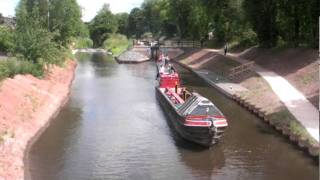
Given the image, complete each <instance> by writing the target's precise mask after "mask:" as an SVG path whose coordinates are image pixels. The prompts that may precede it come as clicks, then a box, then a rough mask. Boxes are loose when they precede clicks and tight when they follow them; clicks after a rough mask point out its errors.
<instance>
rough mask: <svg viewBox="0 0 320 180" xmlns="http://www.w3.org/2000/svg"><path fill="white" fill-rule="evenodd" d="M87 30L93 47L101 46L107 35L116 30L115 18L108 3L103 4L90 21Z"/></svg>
mask: <svg viewBox="0 0 320 180" xmlns="http://www.w3.org/2000/svg"><path fill="white" fill-rule="evenodd" d="M89 30H90V36H91V39H92V40H93V44H94V47H99V46H102V44H103V42H104V41H105V40H106V39H107V38H108V35H109V34H112V33H115V32H116V31H117V30H118V22H117V19H116V17H115V16H114V15H113V14H112V13H111V11H110V9H109V5H107V4H105V5H104V6H103V7H102V9H101V10H100V11H99V12H98V14H97V15H96V16H95V17H94V19H93V20H92V21H91V22H90V25H89Z"/></svg>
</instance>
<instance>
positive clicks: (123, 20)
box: [115, 13, 130, 35]
mask: <svg viewBox="0 0 320 180" xmlns="http://www.w3.org/2000/svg"><path fill="white" fill-rule="evenodd" d="M115 18H116V20H117V22H118V31H117V33H120V34H125V35H127V34H128V33H129V31H130V29H128V19H129V14H128V13H119V14H116V15H115Z"/></svg>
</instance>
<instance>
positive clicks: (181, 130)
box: [156, 72, 228, 147]
mask: <svg viewBox="0 0 320 180" xmlns="http://www.w3.org/2000/svg"><path fill="white" fill-rule="evenodd" d="M179 85H180V82H179V76H178V74H177V73H176V72H174V73H172V74H169V75H165V74H160V78H159V86H158V87H156V96H157V99H158V100H159V102H160V104H161V106H162V107H163V109H164V111H165V112H166V113H167V115H168V117H169V119H170V121H171V123H172V125H173V127H174V129H175V130H176V131H177V132H178V134H179V135H180V136H181V137H183V138H184V139H186V140H188V141H191V142H194V143H197V144H200V145H202V146H206V147H208V146H211V145H212V144H215V143H217V142H218V141H219V139H220V138H221V137H222V135H223V133H224V131H225V129H226V127H227V126H228V122H227V120H226V118H225V117H224V115H223V114H222V113H221V111H220V110H219V109H218V108H217V107H216V106H215V105H214V104H213V103H212V102H211V101H209V100H208V99H206V98H205V97H203V96H201V95H200V94H198V93H196V92H193V93H190V92H189V91H187V90H186V88H184V87H179Z"/></svg>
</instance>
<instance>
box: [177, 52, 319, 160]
mask: <svg viewBox="0 0 320 180" xmlns="http://www.w3.org/2000/svg"><path fill="white" fill-rule="evenodd" d="M175 62H177V63H178V64H179V65H181V66H183V67H185V68H187V69H189V70H190V71H191V72H193V73H194V74H195V75H197V76H198V77H199V78H202V79H203V80H204V81H205V82H207V83H208V84H209V85H211V86H213V87H215V88H216V89H217V90H219V91H220V92H221V93H223V94H224V95H226V96H228V97H229V98H231V99H233V100H235V101H237V102H238V103H239V104H240V105H241V106H243V107H244V108H246V109H248V110H249V111H250V112H252V113H253V114H255V115H256V116H257V117H260V118H261V119H262V120H264V121H265V122H266V123H268V124H270V125H271V126H272V127H274V128H275V129H276V130H277V131H278V132H279V133H280V134H282V135H284V136H285V137H288V140H290V141H291V142H293V143H294V144H296V145H297V147H299V148H301V149H302V150H305V151H306V152H307V153H308V154H309V155H311V157H314V158H315V160H317V161H318V157H319V143H318V142H317V141H316V140H315V139H314V137H312V136H311V135H309V134H308V132H307V131H306V129H305V128H304V127H303V126H302V125H301V124H300V122H298V121H297V120H296V118H295V117H294V116H293V115H292V114H291V113H290V112H289V111H288V109H287V107H286V105H285V104H284V103H283V102H282V101H280V98H279V97H277V95H276V94H275V93H274V92H273V89H271V87H270V86H269V85H268V83H267V82H266V81H265V80H264V79H263V78H262V77H260V76H259V75H258V74H257V73H255V72H254V71H250V70H249V71H247V72H243V73H241V74H237V76H236V77H235V78H230V77H229V73H230V72H229V71H230V69H232V68H235V67H239V66H240V65H241V64H240V63H239V62H237V61H234V60H233V59H232V58H229V57H227V56H223V55H222V54H220V53H218V52H213V51H212V50H210V49H188V51H187V53H185V54H184V55H182V56H181V57H178V58H176V59H175ZM279 85H281V84H279ZM312 116H313V115H312ZM315 116H317V115H315ZM315 128H317V127H316V126H315ZM308 130H309V128H308Z"/></svg>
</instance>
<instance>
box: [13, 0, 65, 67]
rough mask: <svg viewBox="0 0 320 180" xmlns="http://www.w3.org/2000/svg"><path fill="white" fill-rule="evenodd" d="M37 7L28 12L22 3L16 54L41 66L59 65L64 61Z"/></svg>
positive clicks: (16, 36) (18, 13) (16, 39)
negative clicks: (44, 25)
mask: <svg viewBox="0 0 320 180" xmlns="http://www.w3.org/2000/svg"><path fill="white" fill-rule="evenodd" d="M39 12H40V11H39V9H38V7H37V6H35V7H34V8H33V10H32V11H31V12H28V11H27V8H26V4H25V1H24V0H22V1H20V4H19V7H18V9H17V11H16V13H17V28H16V33H15V44H16V45H15V46H16V47H15V52H16V53H17V54H22V55H23V56H24V58H25V59H27V60H29V61H32V62H33V63H39V64H52V63H58V62H59V61H61V59H63V58H62V57H61V52H60V50H59V47H58V45H57V44H56V43H55V42H54V41H53V34H52V33H50V32H49V31H48V30H47V29H46V28H44V27H43V24H42V22H43V21H42V20H43V17H41V16H40V14H39Z"/></svg>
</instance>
